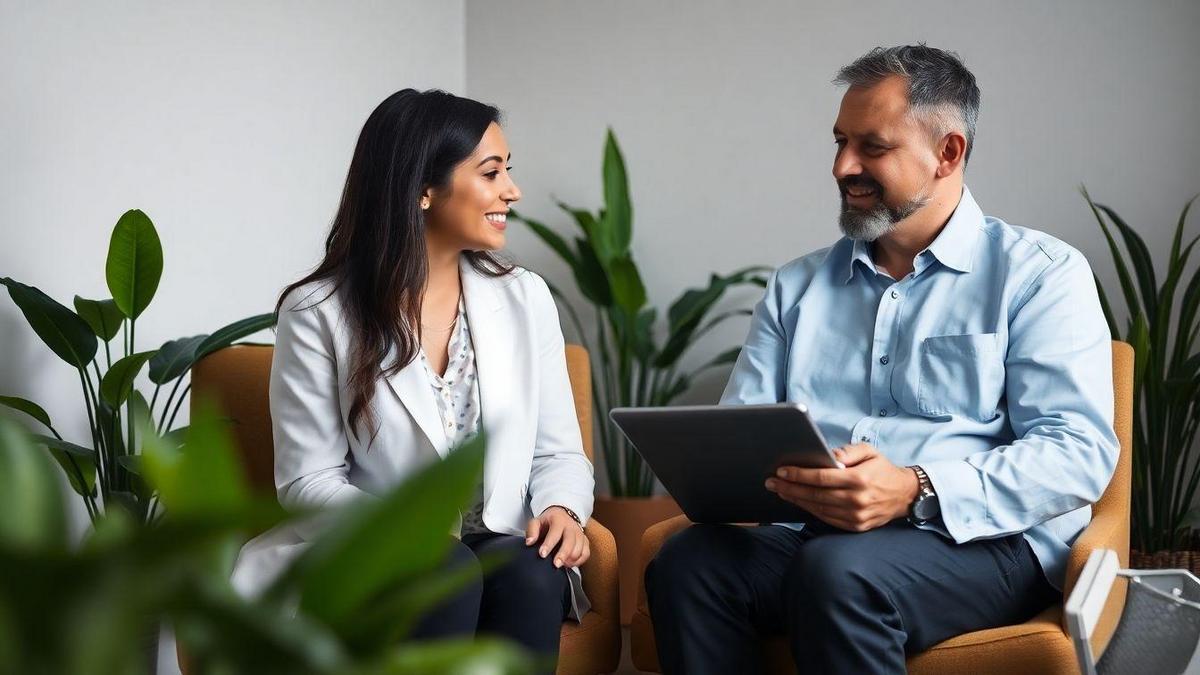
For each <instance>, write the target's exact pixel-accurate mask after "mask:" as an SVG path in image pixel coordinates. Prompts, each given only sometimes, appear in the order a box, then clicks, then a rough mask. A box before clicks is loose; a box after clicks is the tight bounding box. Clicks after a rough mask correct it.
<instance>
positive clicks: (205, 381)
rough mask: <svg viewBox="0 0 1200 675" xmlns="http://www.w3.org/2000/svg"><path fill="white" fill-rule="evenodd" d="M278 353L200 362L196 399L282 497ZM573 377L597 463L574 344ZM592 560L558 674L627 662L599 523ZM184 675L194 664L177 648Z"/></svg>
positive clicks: (258, 477) (267, 349)
mask: <svg viewBox="0 0 1200 675" xmlns="http://www.w3.org/2000/svg"><path fill="white" fill-rule="evenodd" d="M273 352H274V348H273V347H271V346H260V345H235V346H233V347H228V348H226V349H222V350H220V351H218V352H215V353H213V354H210V355H209V356H206V357H205V358H203V359H202V360H200V361H199V362H198V363H197V364H196V365H195V367H194V368H193V369H192V400H193V401H196V400H199V399H201V398H210V399H213V400H215V401H216V402H217V404H218V405H219V406H220V408H221V410H222V411H223V413H224V414H225V415H226V416H228V417H230V418H231V419H233V420H234V422H235V424H234V425H233V426H232V430H233V434H234V439H235V441H236V442H237V447H238V450H239V452H240V453H241V455H240V456H241V461H242V464H243V466H244V467H245V469H246V474H247V476H248V478H249V480H250V483H251V485H252V486H253V487H254V488H255V489H258V490H262V491H263V492H264V493H269V494H271V495H274V494H275V473H274V471H275V469H274V457H273V456H272V448H273V447H274V444H273V443H272V439H271V413H270V406H269V403H268V398H267V387H268V381H269V379H270V373H271V356H272V354H273ZM566 352H567V371H568V373H569V374H570V378H571V391H572V393H573V394H574V397H575V410H576V413H577V415H578V417H579V430H580V431H581V432H582V434H583V445H584V450H585V451H586V452H587V455H588V458H589V459H591V458H592V384H591V370H590V368H589V365H588V353H587V350H586V349H584V348H583V347H580V346H579V345H567V349H566ZM587 536H588V543H589V544H590V545H591V551H592V555H591V558H590V559H589V560H588V561H587V563H586V564H585V565H583V567H582V568H581V571H582V573H583V590H584V592H585V593H586V594H587V596H588V599H589V600H590V601H591V603H592V608H591V610H590V611H589V612H588V613H587V614H585V615H584V617H583V621H581V622H579V623H576V622H574V621H565V622H563V625H562V632H561V637H560V638H559V657H558V671H557V672H558V674H559V675H595V674H597V673H610V672H612V671H614V670H616V669H617V663H618V661H619V660H620V657H621V626H620V623H619V621H620V607H619V605H618V599H617V545H616V542H615V541H614V540H613V536H612V533H611V532H609V531H608V530H607V529H605V527H604V526H603V525H601V524H600V523H598V522H596V521H595V520H592V521H591V522H589V523H588V526H587ZM178 656H179V667H180V670H181V671H182V672H183V673H184V675H187V673H188V663H187V657H186V655H185V654H184V651H183V648H182V646H180V647H179V648H178Z"/></svg>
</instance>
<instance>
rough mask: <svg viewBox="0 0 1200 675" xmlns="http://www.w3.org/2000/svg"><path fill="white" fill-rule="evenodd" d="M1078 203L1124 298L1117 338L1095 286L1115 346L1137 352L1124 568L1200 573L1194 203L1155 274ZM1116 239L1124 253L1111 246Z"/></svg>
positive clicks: (1122, 227) (1106, 217)
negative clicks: (1105, 250) (1188, 234)
mask: <svg viewBox="0 0 1200 675" xmlns="http://www.w3.org/2000/svg"><path fill="white" fill-rule="evenodd" d="M1082 192H1083V197H1084V199H1085V200H1087V203H1088V206H1089V207H1091V210H1092V214H1093V215H1094V216H1095V217H1096V221H1097V222H1098V223H1099V224H1100V229H1101V231H1102V232H1103V233H1104V238H1105V240H1106V241H1107V242H1108V247H1109V250H1110V251H1111V252H1112V257H1113V263H1114V265H1115V266H1116V271H1117V278H1118V280H1119V282H1120V292H1121V296H1122V297H1123V298H1124V300H1125V306H1126V308H1127V309H1128V311H1129V319H1128V320H1127V321H1126V322H1125V326H1124V328H1125V330H1124V331H1122V330H1121V329H1120V327H1119V326H1118V324H1117V321H1116V320H1115V318H1114V316H1113V312H1112V308H1111V305H1110V304H1109V301H1108V296H1107V295H1106V293H1105V291H1104V288H1103V286H1102V285H1101V284H1100V281H1099V279H1097V280H1096V288H1097V289H1098V290H1099V292H1100V302H1101V305H1102V306H1103V308H1104V315H1105V318H1106V319H1107V320H1108V326H1109V330H1110V331H1112V336H1113V339H1115V340H1124V341H1126V342H1128V343H1130V344H1131V345H1133V349H1134V352H1135V357H1134V383H1133V387H1134V389H1133V408H1134V415H1133V486H1132V487H1133V497H1132V523H1131V535H1130V538H1131V542H1130V543H1131V546H1130V548H1131V549H1132V550H1131V553H1130V558H1131V561H1130V563H1131V565H1132V566H1133V567H1135V568H1162V567H1182V568H1186V569H1190V570H1192V571H1193V572H1195V573H1200V551H1197V550H1189V549H1193V548H1198V547H1197V546H1196V543H1195V539H1194V534H1193V530H1194V528H1195V527H1196V526H1197V525H1200V508H1195V507H1194V506H1193V505H1194V504H1195V501H1196V496H1197V487H1198V486H1200V452H1198V448H1197V445H1196V434H1197V430H1198V429H1200V352H1198V351H1197V350H1196V338H1197V335H1198V334H1200V270H1193V271H1192V272H1190V276H1189V273H1188V272H1186V270H1187V268H1188V261H1189V259H1190V257H1191V255H1192V251H1193V249H1194V248H1195V247H1196V244H1197V243H1198V242H1200V236H1197V237H1193V238H1192V239H1191V240H1190V241H1189V242H1187V243H1186V245H1185V244H1184V236H1183V230H1184V225H1185V223H1186V221H1187V214H1188V210H1189V209H1190V208H1191V206H1192V203H1193V202H1194V201H1195V199H1196V198H1195V197H1193V198H1192V199H1191V200H1189V201H1188V202H1187V204H1186V205H1185V206H1184V207H1183V212H1182V213H1181V214H1180V216H1179V222H1178V224H1177V225H1176V226H1175V234H1174V237H1173V239H1172V241H1171V251H1170V255H1169V257H1168V258H1167V268H1166V274H1165V275H1164V276H1163V278H1162V282H1161V283H1159V280H1158V279H1159V274H1158V272H1157V271H1156V270H1155V268H1154V263H1153V261H1152V260H1151V258H1150V251H1149V249H1148V248H1147V247H1146V243H1145V241H1143V239H1142V238H1141V236H1139V235H1138V233H1137V232H1136V231H1135V230H1134V229H1133V228H1132V227H1130V226H1129V225H1128V224H1127V223H1126V222H1125V220H1124V219H1122V218H1121V216H1120V215H1118V214H1117V212H1116V211H1114V210H1113V209H1111V208H1109V207H1108V206H1105V205H1103V204H1097V203H1095V202H1093V201H1092V198H1091V196H1089V195H1088V193H1087V190H1086V189H1083V190H1082ZM1114 231H1115V232H1116V234H1117V235H1119V236H1120V238H1121V241H1122V243H1123V244H1124V248H1125V251H1122V250H1121V247H1120V246H1119V245H1118V244H1117V239H1116V237H1114Z"/></svg>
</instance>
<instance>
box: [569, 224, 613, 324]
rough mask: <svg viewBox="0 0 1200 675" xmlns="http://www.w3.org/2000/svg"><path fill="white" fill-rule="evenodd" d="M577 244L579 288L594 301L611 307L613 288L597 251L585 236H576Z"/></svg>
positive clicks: (576, 275)
mask: <svg viewBox="0 0 1200 675" xmlns="http://www.w3.org/2000/svg"><path fill="white" fill-rule="evenodd" d="M575 245H576V247H577V248H578V250H579V267H578V268H576V269H575V283H577V284H578V285H579V290H580V291H581V292H582V293H583V295H584V297H586V298H587V299H588V300H591V301H592V302H593V303H595V304H597V305H600V306H601V307H611V306H612V304H613V293H612V289H611V288H610V287H609V284H608V275H607V274H606V273H605V272H604V266H603V265H601V263H600V258H599V257H598V256H597V255H596V251H595V250H594V249H593V248H592V246H591V244H590V243H588V241H587V240H586V239H583V238H579V237H576V239H575Z"/></svg>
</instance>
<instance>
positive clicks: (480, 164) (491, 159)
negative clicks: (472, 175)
mask: <svg viewBox="0 0 1200 675" xmlns="http://www.w3.org/2000/svg"><path fill="white" fill-rule="evenodd" d="M508 158H509V159H512V153H511V152H510V153H508ZM491 161H497V162H503V161H505V160H504V158H503V157H501V156H500V155H492V156H491V157H486V158H484V160H483V161H482V162H480V163H478V164H476V165H475V168H476V169H478V168H479V167H481V166H483V165H484V164H487V163H488V162H491Z"/></svg>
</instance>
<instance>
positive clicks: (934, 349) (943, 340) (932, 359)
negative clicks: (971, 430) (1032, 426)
mask: <svg viewBox="0 0 1200 675" xmlns="http://www.w3.org/2000/svg"><path fill="white" fill-rule="evenodd" d="M920 358H921V360H920V376H919V377H920V380H919V384H918V385H917V408H918V409H919V410H920V411H921V413H922V414H925V415H932V416H945V415H962V416H965V417H969V418H971V419H974V420H978V421H980V422H987V421H989V420H992V419H994V418H995V417H996V409H997V407H998V406H999V405H1000V398H1001V397H1002V396H1003V394H1004V355H1003V353H1002V352H1001V349H1000V337H999V335H998V334H996V333H978V334H974V335H939V336H936V337H928V338H925V340H924V341H922V342H921V350H920Z"/></svg>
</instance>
